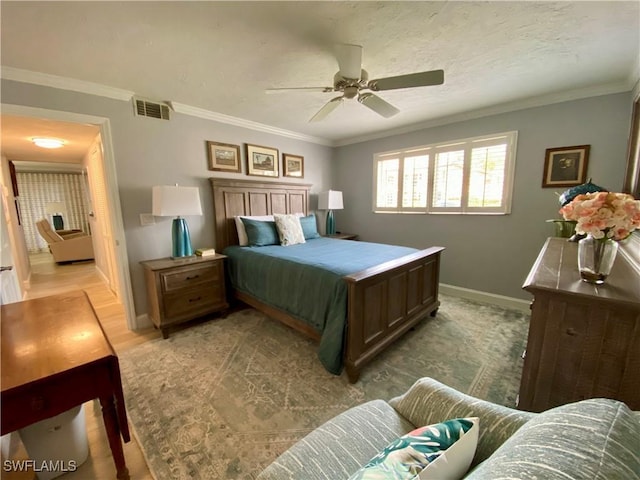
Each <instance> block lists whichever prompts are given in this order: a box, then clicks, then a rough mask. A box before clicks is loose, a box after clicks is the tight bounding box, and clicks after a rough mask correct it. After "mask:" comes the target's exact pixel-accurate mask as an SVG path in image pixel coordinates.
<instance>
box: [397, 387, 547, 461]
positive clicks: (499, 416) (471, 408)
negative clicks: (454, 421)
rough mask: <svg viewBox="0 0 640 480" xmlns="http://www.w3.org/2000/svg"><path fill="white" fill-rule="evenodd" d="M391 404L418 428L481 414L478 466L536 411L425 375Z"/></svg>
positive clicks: (475, 458)
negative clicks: (487, 398)
mask: <svg viewBox="0 0 640 480" xmlns="http://www.w3.org/2000/svg"><path fill="white" fill-rule="evenodd" d="M389 404H390V405H391V406H392V407H393V408H395V409H396V411H397V412H398V413H399V414H400V415H402V416H403V417H405V418H406V419H407V420H409V422H411V423H412V424H414V425H415V426H416V427H419V426H424V425H431V424H433V423H439V422H442V421H445V420H448V419H451V418H461V417H478V418H479V419H480V438H479V440H478V448H477V450H476V455H475V457H474V459H473V464H472V465H476V464H478V463H480V462H482V461H484V460H486V459H487V458H489V457H490V456H491V454H492V453H493V452H494V451H495V450H496V449H497V448H498V447H499V446H500V445H502V444H503V443H504V441H505V440H507V439H508V438H509V437H510V436H511V435H512V434H513V433H514V432H515V431H516V430H518V429H519V428H520V427H521V426H522V425H524V424H525V423H526V422H527V421H529V420H530V419H531V418H533V417H534V416H535V415H536V414H534V413H530V412H523V411H520V410H515V409H513V408H509V407H504V406H502V405H497V404H495V403H491V402H487V401H485V400H480V399H478V398H475V397H472V396H470V395H466V394H464V393H461V392H459V391H457V390H455V389H453V388H451V387H448V386H446V385H444V384H442V383H440V382H438V381H437V380H434V379H432V378H428V377H425V378H422V379H420V380H418V381H417V382H416V383H414V384H413V386H412V387H411V388H410V389H409V390H408V391H407V392H406V393H405V394H403V395H401V396H399V397H396V398H394V399H392V400H391V401H390V402H389Z"/></svg>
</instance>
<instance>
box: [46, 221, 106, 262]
mask: <svg viewBox="0 0 640 480" xmlns="http://www.w3.org/2000/svg"><path fill="white" fill-rule="evenodd" d="M36 228H37V229H38V232H39V233H40V236H41V237H42V238H44V239H45V240H46V242H47V244H49V250H50V251H51V254H52V255H53V260H54V261H55V262H56V263H66V262H77V261H81V260H93V258H94V254H93V240H92V239H91V235H87V234H86V233H84V232H79V233H76V232H73V231H71V232H69V231H65V234H64V235H60V234H59V232H57V231H55V230H54V229H53V228H51V224H50V223H49V221H48V220H47V219H42V220H38V221H37V222H36Z"/></svg>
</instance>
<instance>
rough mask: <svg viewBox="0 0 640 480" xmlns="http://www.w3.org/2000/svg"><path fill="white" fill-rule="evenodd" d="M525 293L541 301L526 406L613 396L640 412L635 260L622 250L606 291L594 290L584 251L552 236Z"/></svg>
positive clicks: (534, 319) (639, 300) (523, 386)
mask: <svg viewBox="0 0 640 480" xmlns="http://www.w3.org/2000/svg"><path fill="white" fill-rule="evenodd" d="M629 247H631V248H634V249H635V248H636V247H635V244H633V245H629ZM621 250H622V249H621ZM523 288H524V289H525V290H526V291H528V292H530V293H531V294H532V295H533V296H534V300H533V304H532V308H531V322H530V325H529V337H528V340H527V351H526V356H525V360H524V368H523V371H522V381H521V383H520V395H519V402H518V408H520V409H522V410H529V411H533V412H540V411H543V410H546V409H548V408H552V407H556V406H558V405H562V404H565V403H570V402H575V401H578V400H582V399H585V398H594V397H606V398H613V399H615V400H620V401H623V402H625V403H626V404H627V405H628V406H629V408H631V409H633V410H639V409H640V267H639V266H638V265H636V264H635V261H634V259H633V258H632V256H631V255H627V254H625V252H622V251H619V252H618V255H617V258H616V260H615V263H614V266H613V269H612V271H611V275H610V276H609V277H608V278H607V280H606V282H605V283H604V285H594V284H591V283H585V282H583V281H581V280H580V273H579V271H578V245H577V244H576V243H574V242H568V241H567V240H566V239H564V238H549V239H548V240H547V242H546V243H545V245H544V247H543V248H542V251H541V252H540V254H539V256H538V259H537V260H536V262H535V264H534V265H533V267H532V269H531V272H530V273H529V276H528V277H527V280H526V282H525V284H524V287H523Z"/></svg>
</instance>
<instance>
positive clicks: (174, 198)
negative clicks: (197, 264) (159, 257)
mask: <svg viewBox="0 0 640 480" xmlns="http://www.w3.org/2000/svg"><path fill="white" fill-rule="evenodd" d="M152 204H153V207H152V213H153V215H156V216H158V217H174V216H175V217H176V218H174V219H173V225H172V227H171V237H172V250H171V252H172V255H171V257H172V258H179V257H190V256H191V255H193V247H192V246H191V237H190V236H189V227H188V226H187V221H186V220H185V219H184V218H182V217H183V216H186V215H202V205H201V203H200V191H199V190H198V187H179V186H178V185H175V186H170V185H160V186H155V187H153V190H152Z"/></svg>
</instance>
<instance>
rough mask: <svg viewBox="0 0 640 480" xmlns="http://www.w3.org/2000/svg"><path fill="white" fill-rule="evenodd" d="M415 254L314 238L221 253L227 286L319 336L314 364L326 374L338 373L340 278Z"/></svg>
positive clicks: (343, 305) (342, 316)
mask: <svg viewBox="0 0 640 480" xmlns="http://www.w3.org/2000/svg"><path fill="white" fill-rule="evenodd" d="M414 252H417V250H416V249H414V248H408V247H397V246H392V245H383V244H379V243H367V242H353V241H346V240H337V239H332V238H324V237H322V238H316V239H312V240H307V242H306V243H303V244H299V245H291V246H287V247H281V246H280V245H270V246H265V247H239V246H232V247H227V248H226V249H225V250H224V252H223V253H224V254H225V255H227V256H228V257H229V258H228V259H227V269H228V272H229V277H230V280H231V284H232V285H233V287H234V288H235V289H236V290H239V291H241V292H244V293H248V294H250V295H251V296H253V297H255V298H257V299H259V300H260V301H262V302H264V303H266V304H268V305H271V306H273V307H276V308H279V309H280V310H284V311H285V312H287V313H288V314H289V315H291V316H293V317H295V318H297V319H299V320H302V321H304V322H306V323H307V324H309V325H310V326H311V327H312V328H313V329H315V330H316V331H317V332H319V333H320V334H321V339H320V346H319V348H318V358H319V359H320V362H321V363H322V365H324V367H325V368H326V369H327V370H328V371H329V372H331V373H333V374H336V375H339V374H340V372H341V371H342V364H343V349H344V339H345V332H346V318H347V285H346V282H345V281H344V280H343V279H342V277H343V276H345V275H349V274H353V273H356V272H359V271H361V270H365V269H367V268H370V267H373V266H376V265H379V264H381V263H384V262H387V261H389V260H394V259H397V258H400V257H403V256H405V255H409V254H411V253H414Z"/></svg>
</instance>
